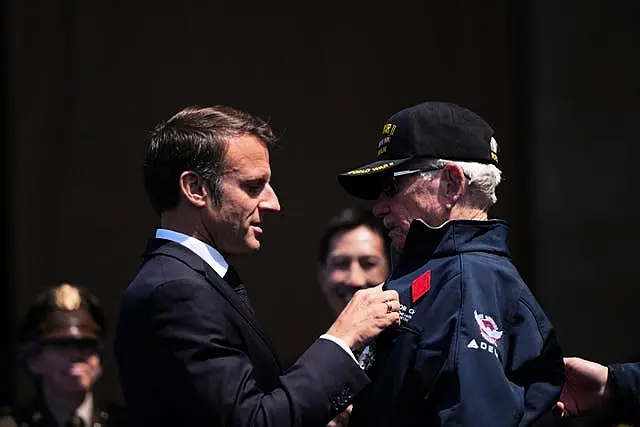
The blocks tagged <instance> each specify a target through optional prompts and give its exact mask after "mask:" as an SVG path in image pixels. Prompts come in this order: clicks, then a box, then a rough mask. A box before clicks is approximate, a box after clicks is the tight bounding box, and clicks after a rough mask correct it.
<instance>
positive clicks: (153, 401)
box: [115, 239, 368, 427]
mask: <svg viewBox="0 0 640 427" xmlns="http://www.w3.org/2000/svg"><path fill="white" fill-rule="evenodd" d="M292 321H296V320H293V319H292ZM115 353H116V359H117V362H118V367H119V371H120V377H121V385H122V389H123V393H124V397H125V400H126V404H127V413H128V415H129V416H130V418H131V419H132V420H133V422H134V424H135V425H140V426H143V425H150V426H178V425H179V426H194V425H198V426H200V425H207V426H211V427H215V426H234V427H236V426H237V427H240V426H256V427H259V426H278V427H289V426H323V425H325V424H326V423H327V422H328V421H329V420H330V419H332V418H333V417H334V416H335V415H336V414H337V413H339V412H340V411H341V410H343V409H344V408H345V407H346V406H347V405H348V404H349V401H350V400H351V398H352V397H353V395H354V394H355V393H357V392H358V391H360V390H361V389H362V388H363V387H364V386H365V385H366V384H367V383H368V377H367V376H366V374H365V373H364V372H363V371H362V369H361V368H360V367H359V366H358V364H356V363H355V361H354V360H353V359H352V358H351V357H350V356H349V355H348V354H347V353H346V352H345V351H344V350H343V349H341V348H340V347H339V346H338V345H337V344H335V343H334V342H332V341H329V340H326V339H318V340H317V341H316V342H315V343H313V344H312V345H311V347H310V348H309V349H308V350H307V351H306V352H305V353H304V354H303V355H302V356H301V357H300V359H298V361H297V362H296V363H294V364H293V365H292V366H291V367H290V368H289V369H287V370H286V371H283V369H282V367H281V363H280V360H279V359H278V355H277V353H276V350H275V348H274V347H273V344H272V343H271V341H270V340H269V338H268V337H267V335H266V334H265V332H264V331H263V330H262V328H260V326H259V325H258V323H257V321H256V319H255V317H254V314H253V311H252V310H251V308H250V306H249V305H247V303H246V302H245V301H244V300H243V299H242V298H241V297H240V296H239V294H238V293H236V292H235V291H234V288H232V286H231V285H230V284H229V283H227V281H225V280H223V279H222V278H221V277H220V276H218V275H217V274H216V273H215V271H214V270H213V269H212V268H211V267H210V266H209V265H208V264H207V263H206V262H204V261H203V260H202V259H201V258H200V257H199V256H197V255H196V254H195V253H193V252H192V251H190V250H189V249H187V248H185V247H183V246H182V245H180V244H177V243H174V242H170V241H167V240H163V239H152V240H151V242H150V244H149V247H148V249H147V251H146V254H145V260H144V263H143V265H142V267H141V269H140V271H139V272H138V275H137V276H136V277H135V279H134V280H133V282H132V283H131V284H130V285H129V287H128V288H127V290H126V292H125V294H124V296H123V298H122V302H121V305H120V309H119V314H118V321H117V331H116V340H115Z"/></svg>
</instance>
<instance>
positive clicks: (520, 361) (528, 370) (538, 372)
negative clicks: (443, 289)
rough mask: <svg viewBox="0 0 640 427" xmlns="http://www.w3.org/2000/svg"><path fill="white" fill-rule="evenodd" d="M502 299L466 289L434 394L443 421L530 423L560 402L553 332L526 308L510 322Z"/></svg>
mask: <svg viewBox="0 0 640 427" xmlns="http://www.w3.org/2000/svg"><path fill="white" fill-rule="evenodd" d="M503 304H504V300H502V301H501V302H499V300H498V298H493V297H492V296H491V295H487V294H483V293H482V292H467V293H465V294H464V297H463V299H462V301H461V303H460V307H461V308H460V311H459V313H458V318H457V327H456V333H455V334H454V335H453V338H452V341H451V343H450V344H451V351H450V355H449V358H448V360H447V363H446V366H445V368H444V370H443V372H442V374H441V381H444V384H443V385H444V386H443V385H442V384H441V385H440V386H439V388H440V389H441V390H443V391H442V392H441V393H440V395H439V396H437V397H436V399H435V405H436V411H437V413H438V417H439V421H440V423H441V425H443V426H447V425H478V426H485V425H487V426H488V425H490V426H495V427H499V426H504V427H508V426H509V427H511V426H526V425H530V424H531V423H532V422H533V421H534V420H536V419H538V418H539V417H540V416H542V415H543V414H545V413H546V412H548V411H549V410H550V409H551V408H552V407H553V404H554V403H555V402H556V401H557V398H558V396H559V394H560V390H561V386H562V377H563V370H562V369H563V368H562V355H561V353H560V351H559V346H558V345H557V343H556V342H555V340H554V337H553V336H552V334H551V333H550V331H543V330H541V328H540V326H539V322H538V320H539V319H536V316H534V315H533V313H532V312H531V311H529V310H526V309H525V310H518V312H519V315H518V316H517V318H516V319H515V321H516V325H508V324H507V322H506V321H505V320H506V319H505V317H506V316H505V313H506V312H508V310H509V308H508V307H504V306H503ZM512 326H513V327H512ZM543 329H544V328H543Z"/></svg>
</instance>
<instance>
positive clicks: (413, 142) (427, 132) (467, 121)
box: [338, 102, 498, 200]
mask: <svg viewBox="0 0 640 427" xmlns="http://www.w3.org/2000/svg"><path fill="white" fill-rule="evenodd" d="M493 134H494V131H493V129H492V128H491V126H489V125H488V124H487V122H485V121H484V120H483V119H482V118H481V117H480V116H478V115H477V114H476V113H474V112H473V111H471V110H468V109H466V108H464V107H461V106H459V105H456V104H453V103H450V102H424V103H422V104H418V105H415V106H413V107H409V108H406V109H404V110H402V111H399V112H397V113H396V114H394V115H393V116H391V117H390V118H389V119H388V120H387V122H386V123H385V125H384V126H383V127H382V138H381V139H380V141H379V142H378V147H377V158H376V161H375V162H373V163H369V164H367V165H364V166H360V167H359V168H356V169H353V170H350V171H348V172H344V173H341V174H340V175H338V182H339V183H340V185H341V186H342V188H344V189H345V190H346V191H347V192H348V193H350V194H351V195H353V196H355V197H358V198H360V199H367V200H375V199H377V198H378V196H379V195H380V192H381V191H382V188H383V186H384V183H385V179H386V178H387V177H388V176H389V174H391V173H393V172H394V171H398V170H401V165H402V164H403V163H405V162H407V161H409V160H411V159H417V158H432V159H446V160H458V161H467V162H479V163H487V164H493V165H495V166H498V143H497V142H496V140H495V138H494V137H493Z"/></svg>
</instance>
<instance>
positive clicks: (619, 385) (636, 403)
mask: <svg viewBox="0 0 640 427" xmlns="http://www.w3.org/2000/svg"><path fill="white" fill-rule="evenodd" d="M609 385H610V386H611V388H612V399H613V402H612V407H613V408H612V412H613V416H614V417H615V419H616V420H617V421H618V422H631V423H640V363H619V364H615V365H610V366H609Z"/></svg>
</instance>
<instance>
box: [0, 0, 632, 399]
mask: <svg viewBox="0 0 640 427" xmlns="http://www.w3.org/2000/svg"><path fill="white" fill-rule="evenodd" d="M560 3H562V2H560ZM615 3H616V2H606V3H605V2H597V1H587V2H580V14H578V13H576V10H575V9H573V8H569V7H568V5H567V6H564V7H563V6H561V5H559V4H558V3H557V2H545V1H541V2H533V1H532V2H527V1H523V2H512V1H508V0H501V1H493V2H488V3H485V2H472V1H463V0H449V1H447V2H434V1H425V0H423V1H410V2H400V3H395V4H390V3H387V2H368V3H366V6H364V5H363V6H362V7H361V8H356V7H355V6H353V5H351V4H349V3H348V2H322V3H321V4H318V3H309V2H298V3H287V4H284V3H278V4H273V3H271V2H260V1H253V0H251V1H245V2H189V4H188V5H187V4H182V3H180V2H170V1H160V0H157V1H154V2H148V3H145V2H119V1H112V2H85V1H60V2H44V1H16V0H14V1H8V2H7V3H5V4H4V8H5V12H6V13H5V14H4V17H5V19H4V25H5V29H6V31H5V35H6V36H7V37H6V38H5V39H4V41H5V43H4V46H5V49H4V51H3V53H4V55H3V65H4V67H3V72H4V75H5V79H4V81H5V87H4V91H5V95H6V96H5V97H4V99H5V107H6V108H5V115H4V124H5V125H6V126H5V138H3V143H4V144H3V150H4V156H3V160H4V166H5V175H4V182H5V186H4V188H5V192H6V193H5V194H6V196H5V200H6V201H7V204H6V210H5V212H4V214H5V221H4V230H5V239H3V243H4V249H5V253H7V254H8V256H7V257H5V260H4V264H5V265H4V267H5V269H4V271H5V274H4V277H5V285H4V287H3V294H2V297H3V299H2V308H3V311H2V313H3V316H4V320H3V326H4V328H3V330H2V336H1V337H2V338H3V340H2V342H0V345H1V346H2V349H3V352H2V357H3V361H4V368H5V369H4V370H3V371H2V373H3V377H2V378H0V382H1V383H2V386H3V387H2V397H3V399H4V400H5V401H8V400H11V399H15V398H21V397H23V396H24V394H25V393H26V388H25V381H24V379H23V377H21V376H18V375H17V374H16V370H15V369H13V368H14V367H15V364H8V361H9V360H12V359H13V357H14V355H15V354H14V353H15V351H14V350H15V348H14V347H12V343H13V341H12V334H13V332H14V331H15V327H16V322H17V319H18V318H19V317H20V316H21V315H22V314H23V313H24V311H25V310H26V307H27V304H28V303H29V301H31V300H32V299H33V297H34V295H35V293H37V292H38V291H39V290H41V289H42V288H43V287H45V286H47V285H50V284H54V283H57V282H59V281H71V282H75V283H79V284H83V285H86V286H88V287H89V288H91V289H92V290H93V291H94V292H95V293H96V294H97V295H98V297H99V298H100V299H101V301H102V303H103V306H104V309H105V311H106V313H107V315H108V317H109V320H110V321H111V322H113V321H114V317H115V312H116V309H117V304H118V299H119V297H120V295H121V293H122V291H123V290H124V289H125V287H126V286H127V283H128V282H129V280H130V279H131V278H132V276H133V274H134V273H135V271H136V268H137V266H138V264H139V261H140V254H141V251H142V249H143V248H144V245H145V241H146V239H147V238H148V237H149V236H151V235H152V233H153V231H154V228H155V226H156V225H157V218H156V217H155V216H154V214H153V213H152V211H151V208H150V206H149V204H148V203H147V200H146V195H145V194H144V191H143V186H142V180H141V161H142V156H143V153H144V149H145V142H146V135H147V132H148V131H149V130H150V128H152V127H153V126H154V124H155V123H156V122H158V121H159V120H162V119H165V118H168V117H169V116H170V115H172V114H173V113H175V112H176V111H177V110H179V109H180V108H182V107H184V106H186V105H189V104H201V105H211V104H228V105H231V106H234V107H237V108H241V109H246V110H248V111H250V112H252V113H254V114H256V115H259V116H262V117H264V118H268V119H269V121H270V122H271V123H272V125H273V126H274V127H275V129H276V130H277V131H278V133H279V134H280V135H281V136H282V138H281V143H280V145H281V146H280V147H279V148H278V149H277V150H275V151H274V152H273V153H272V168H273V184H274V187H275V189H276V191H277V192H278V195H279V197H280V201H281V204H282V207H283V212H282V213H281V215H279V216H274V217H273V218H270V219H268V221H267V225H266V233H265V238H264V242H263V250H262V251H261V252H260V254H258V255H252V256H249V257H247V258H245V259H242V260H238V261H237V264H238V268H239V270H240V272H241V274H242V275H243V277H244V278H245V281H246V282H247V283H248V286H249V291H250V293H251V296H252V300H253V301H254V305H255V307H256V309H257V312H258V315H259V317H260V318H261V319H262V320H263V324H264V325H265V328H266V329H267V330H268V331H269V332H270V333H271V335H272V336H273V337H274V340H275V342H276V344H277V346H278V347H279V348H280V349H281V352H282V356H283V358H285V359H291V358H294V357H296V356H297V355H298V354H299V353H300V352H302V351H303V350H304V348H305V347H306V346H307V345H309V344H310V343H311V342H312V340H314V339H315V338H316V337H317V336H318V335H319V334H321V333H323V332H324V331H325V329H326V328H327V327H328V325H329V323H330V317H329V312H328V310H327V309H326V308H325V306H324V303H323V301H322V297H321V294H320V292H319V291H318V289H317V285H316V283H315V256H316V244H317V240H318V238H319V236H320V234H321V231H322V227H323V225H324V223H325V221H326V220H327V219H328V217H329V216H330V215H332V214H333V213H335V212H336V211H337V210H338V209H340V208H342V207H345V206H348V205H352V204H355V203H357V202H356V201H355V200H353V199H351V198H350V197H348V196H347V195H346V194H344V193H343V192H341V190H340V188H339V187H338V185H337V183H336V179H335V175H336V174H337V173H338V172H340V171H343V170H346V169H347V168H350V167H352V166H355V165H358V164H361V163H364V162H366V161H370V160H372V159H373V157H374V155H375V146H376V142H377V139H378V135H379V131H380V127H381V125H382V124H383V123H384V121H385V119H386V118H387V117H388V116H389V115H391V114H392V113H393V112H395V111H396V110H398V109H401V108H404V107H407V106H409V105H412V104H415V103H418V102H421V101H424V100H446V101H454V102H457V103H459V104H462V105H465V106H467V107H469V108H471V109H473V110H474V111H476V112H477V113H479V114H480V115H482V116H483V117H485V118H486V119H487V121H489V122H490V123H491V124H492V125H493V126H494V128H495V129H496V131H497V133H496V137H497V140H498V142H499V143H500V144H501V149H502V160H503V164H504V172H505V178H506V180H505V182H504V184H503V185H502V186H501V187H500V189H499V193H498V196H499V199H500V200H499V203H498V205H497V206H496V209H495V211H494V212H493V214H494V216H496V217H502V218H505V219H507V220H508V221H509V222H510V223H511V225H512V227H513V231H512V235H511V246H512V249H513V252H514V256H515V262H516V264H517V265H518V267H520V268H521V271H522V272H523V275H524V276H525V278H526V279H527V280H528V281H529V283H530V285H531V287H532V289H533V290H534V292H535V294H536V295H537V296H538V298H539V299H540V301H541V303H542V304H543V306H544V307H545V309H546V310H547V312H548V313H549V315H550V317H551V319H552V321H553V322H554V324H555V325H556V326H557V328H558V331H559V333H560V337H561V339H562V341H563V343H564V344H565V349H566V350H567V352H569V353H576V352H578V353H580V354H582V355H584V356H587V357H592V358H597V359H598V360H602V361H610V360H615V359H620V360H621V359H623V358H629V357H633V356H635V355H636V354H637V352H638V351H639V348H638V345H637V336H638V334H637V327H638V323H639V320H640V316H639V315H638V312H637V310H636V304H637V303H636V301H637V296H638V291H637V287H636V279H635V277H636V275H635V268H634V267H635V265H634V260H635V242H636V240H637V237H638V233H637V231H636V227H635V225H634V223H633V222H632V220H633V219H634V217H633V216H632V215H633V213H634V211H633V210H631V209H630V207H631V203H632V202H633V201H634V199H635V195H634V193H635V192H636V191H637V172H636V170H635V167H634V166H635V162H633V156H632V155H631V152H632V151H633V152H635V150H636V147H635V146H636V143H637V140H638V138H637V133H636V132H635V121H636V120H637V116H638V101H639V93H638V92H639V91H638V83H637V79H636V77H637V75H638V71H640V69H639V67H638V65H637V63H636V57H637V54H636V51H637V46H638V43H637V42H638V37H637V31H635V30H634V28H633V25H632V23H633V20H634V16H635V14H634V12H636V10H633V9H637V7H635V6H630V4H631V3H630V2H627V3H628V4H626V3H620V5H616V4H615ZM623 5H624V7H623ZM632 162H633V163H632ZM109 338H110V340H111V339H112V338H113V336H112V335H111V336H110V337H109ZM105 371H106V373H105V375H104V378H103V380H102V381H101V383H100V389H101V391H102V393H104V394H105V395H106V396H107V397H108V398H111V399H115V400H119V399H121V396H120V392H119V388H118V383H117V379H116V366H115V364H114V361H113V357H112V353H111V349H110V348H108V350H107V352H106V354H105ZM159 374H161V373H159ZM0 403H1V402H0Z"/></svg>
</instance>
